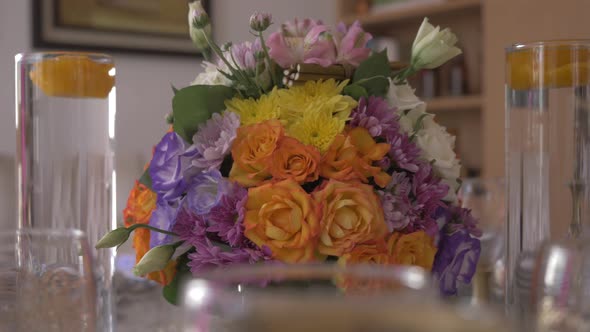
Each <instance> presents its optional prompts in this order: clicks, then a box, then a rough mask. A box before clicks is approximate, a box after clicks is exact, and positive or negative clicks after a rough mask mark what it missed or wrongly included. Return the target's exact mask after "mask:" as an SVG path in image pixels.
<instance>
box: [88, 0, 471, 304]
mask: <svg viewBox="0 0 590 332" xmlns="http://www.w3.org/2000/svg"><path fill="white" fill-rule="evenodd" d="M189 9H190V10H189V24H190V27H191V28H190V31H191V37H192V39H193V41H194V42H195V45H197V46H198V47H200V48H201V49H202V50H203V51H204V53H205V54H208V53H210V54H213V55H215V56H216V57H217V60H216V61H214V62H205V71H204V72H203V73H201V74H199V75H198V76H197V78H196V79H195V81H194V82H192V84H191V86H188V87H186V88H183V89H180V90H177V89H174V92H175V95H174V98H173V101H172V105H173V111H172V113H171V114H169V116H168V118H167V119H168V121H169V122H170V124H171V128H170V131H169V132H167V133H166V134H165V135H164V136H163V137H162V139H161V141H160V142H159V143H158V144H157V145H156V146H155V148H154V150H153V151H154V152H153V158H152V160H151V162H150V163H149V165H148V166H147V168H146V171H145V173H144V174H143V176H142V177H141V178H140V179H139V180H138V181H137V183H136V185H135V187H134V188H133V189H132V190H131V193H130V195H129V199H128V202H127V207H126V208H125V210H124V223H125V227H121V228H118V229H116V230H114V231H113V232H111V233H109V234H108V235H106V236H105V237H104V238H103V239H102V240H101V241H100V242H99V243H98V245H97V247H99V248H102V247H114V246H117V245H120V244H122V243H123V242H125V241H126V240H127V239H128V238H129V236H130V234H131V233H132V232H134V235H133V245H134V247H135V250H136V253H137V265H136V266H135V273H136V274H137V275H141V276H146V277H147V278H150V279H152V280H155V281H158V282H160V283H162V284H163V285H166V287H165V291H164V294H165V296H166V297H167V298H168V299H170V300H172V301H173V300H174V294H175V288H176V287H177V282H178V280H179V279H180V278H181V277H182V276H183V275H188V274H193V275H198V274H199V272H200V271H202V270H203V269H207V268H210V267H220V266H221V267H223V266H229V265H232V264H238V263H242V264H243V263H250V264H255V263H264V262H269V261H279V262H284V263H308V262H323V261H335V262H337V263H338V264H342V265H349V264H357V263H373V264H407V265H416V266H420V267H422V268H424V269H427V270H430V271H432V273H433V275H434V276H435V278H436V279H438V280H439V281H440V287H441V290H442V292H443V293H444V294H454V293H456V291H457V282H470V280H471V278H472V276H473V274H474V271H475V266H476V263H477V260H478V258H479V252H480V243H479V240H478V239H477V238H476V237H477V236H479V235H480V234H479V231H478V229H477V227H476V221H475V220H474V218H473V217H472V216H471V214H470V211H468V210H465V209H463V208H461V207H460V206H459V205H458V202H457V198H456V195H455V193H456V191H457V190H458V187H459V185H460V181H459V173H460V162H459V160H458V159H457V158H456V156H455V153H454V151H453V150H454V141H455V138H454V137H453V136H451V135H450V134H449V133H447V131H446V129H445V128H444V127H441V126H440V125H438V124H437V123H436V122H435V121H434V116H433V115H432V114H429V113H427V112H426V108H427V105H426V103H424V102H423V101H421V100H420V99H418V98H417V97H416V96H415V95H414V92H413V89H412V88H411V87H410V86H409V85H408V84H407V78H408V77H409V76H410V75H412V74H414V73H416V72H418V71H419V70H421V69H424V68H435V67H437V66H440V65H441V64H443V63H444V62H446V61H447V60H449V59H450V58H452V57H454V56H455V55H457V54H460V53H461V51H460V50H459V49H458V48H457V47H455V43H456V41H457V39H456V37H455V35H454V34H452V33H451V32H450V31H449V30H448V29H444V30H440V28H439V27H436V28H435V27H433V26H432V25H431V24H429V23H428V20H427V19H425V20H424V22H423V23H422V26H421V27H420V29H419V31H418V34H417V36H416V40H415V41H414V44H413V46H412V59H411V63H410V64H408V65H405V66H404V65H397V64H391V63H390V62H389V61H388V58H387V56H386V54H385V52H372V51H371V50H370V49H369V48H367V43H368V42H369V41H370V40H371V38H372V37H371V35H370V34H369V33H367V32H365V31H363V29H362V27H361V25H360V24H359V23H358V22H355V23H354V24H352V25H351V26H345V25H344V24H339V25H338V26H336V27H331V26H327V25H325V24H323V23H322V22H321V21H316V20H311V19H303V20H298V19H295V20H293V21H291V22H286V23H284V24H281V25H280V27H279V29H278V30H277V31H275V32H272V33H270V35H269V36H268V39H266V38H265V36H264V34H263V32H265V31H266V30H267V29H268V28H269V26H270V25H271V24H272V19H271V16H270V15H268V14H254V15H253V16H252V17H251V18H250V29H251V30H252V33H253V34H254V35H255V36H256V39H255V40H254V41H252V42H250V41H246V42H243V43H240V44H235V45H232V44H225V45H223V46H219V45H217V44H216V43H215V42H213V41H212V39H211V37H210V35H209V32H210V22H209V17H208V16H207V13H205V12H204V11H203V9H202V7H201V6H200V3H199V1H195V2H192V3H191V4H190V5H189Z"/></svg>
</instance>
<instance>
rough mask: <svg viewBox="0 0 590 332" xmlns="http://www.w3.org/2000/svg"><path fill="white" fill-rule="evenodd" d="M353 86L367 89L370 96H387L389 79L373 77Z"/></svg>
mask: <svg viewBox="0 0 590 332" xmlns="http://www.w3.org/2000/svg"><path fill="white" fill-rule="evenodd" d="M353 84H356V85H360V86H362V87H363V88H365V90H366V91H367V94H368V95H369V96H385V95H386V94H387V92H388V91H389V79H388V78H387V77H385V76H373V77H370V78H365V79H362V80H359V81H358V82H356V83H353Z"/></svg>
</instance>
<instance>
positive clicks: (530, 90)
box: [505, 41, 590, 306]
mask: <svg viewBox="0 0 590 332" xmlns="http://www.w3.org/2000/svg"><path fill="white" fill-rule="evenodd" d="M589 69H590V42H589V41H553V42H537V43H531V44H518V45H514V46H512V47H510V48H509V49H507V52H506V156H507V163H506V172H507V173H506V174H507V184H508V197H507V204H508V206H507V207H508V209H507V211H508V223H507V227H506V233H505V234H506V240H507V246H506V278H507V282H506V287H507V288H506V291H507V296H506V303H507V305H508V306H511V305H513V304H515V303H516V302H517V299H516V297H515V294H518V293H519V292H520V290H518V289H515V288H516V287H518V286H517V283H516V282H515V281H514V279H513V278H515V277H514V276H515V270H516V266H517V263H518V262H519V259H520V256H521V254H522V253H523V252H529V253H530V252H534V251H535V250H537V249H538V248H539V246H540V244H541V243H542V241H543V240H545V239H563V238H566V237H567V236H568V235H569V236H572V237H577V236H579V235H580V234H581V233H582V231H583V229H584V225H583V222H584V221H585V220H589V217H590V215H589V213H588V212H589V208H590V205H589V202H590V195H589V193H590V192H589V189H590V188H589V187H588V181H589V179H590V131H589V126H590V122H589V119H590V118H589V116H588V110H589V109H590V99H589V96H590V75H589V74H590V73H589ZM524 278H525V279H528V278H529V277H526V276H524ZM521 284H522V285H524V284H528V282H523V283H521Z"/></svg>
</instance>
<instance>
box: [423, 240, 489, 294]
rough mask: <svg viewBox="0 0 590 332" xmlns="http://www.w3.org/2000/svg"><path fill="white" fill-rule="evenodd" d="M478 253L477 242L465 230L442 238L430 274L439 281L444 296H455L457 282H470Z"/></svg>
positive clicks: (479, 250) (479, 247)
mask: <svg viewBox="0 0 590 332" xmlns="http://www.w3.org/2000/svg"><path fill="white" fill-rule="evenodd" d="M480 252H481V244H480V242H479V240H478V239H475V238H472V237H471V236H469V233H468V232H467V231H465V230H461V231H458V232H455V233H453V234H450V235H449V234H445V235H444V236H443V238H442V240H441V242H440V245H439V248H438V252H437V254H436V257H435V259H434V265H433V267H432V272H433V273H434V275H435V277H436V278H437V279H438V280H439V283H440V290H441V292H442V293H443V294H444V295H454V294H457V282H462V283H465V284H469V283H470V282H471V279H472V278H473V275H474V274H475V268H476V266H477V261H478V260H479V255H480Z"/></svg>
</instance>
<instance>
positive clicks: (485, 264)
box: [459, 178, 506, 303]
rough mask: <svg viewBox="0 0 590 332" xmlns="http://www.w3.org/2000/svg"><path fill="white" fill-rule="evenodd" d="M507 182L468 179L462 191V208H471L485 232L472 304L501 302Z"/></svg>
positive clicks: (474, 283) (473, 282)
mask: <svg viewBox="0 0 590 332" xmlns="http://www.w3.org/2000/svg"><path fill="white" fill-rule="evenodd" d="M505 197H506V187H505V182H504V179H501V178H490V179H480V178H472V179H466V180H465V181H464V182H463V184H462V186H461V190H460V192H459V198H460V199H461V203H462V206H463V207H464V208H468V209H471V211H472V214H473V216H474V217H475V218H477V219H478V221H479V227H480V228H481V230H482V233H483V235H482V236H481V238H480V240H481V256H480V259H479V263H478V265H477V270H476V274H475V276H474V278H473V281H472V301H473V302H475V303H489V302H498V303H500V302H501V297H502V293H503V285H502V283H503V281H502V278H501V276H503V275H504V272H503V271H498V270H502V266H503V265H502V264H503V262H502V257H503V254H504V252H503V250H504V224H505V221H506V207H505V206H506V202H505Z"/></svg>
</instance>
